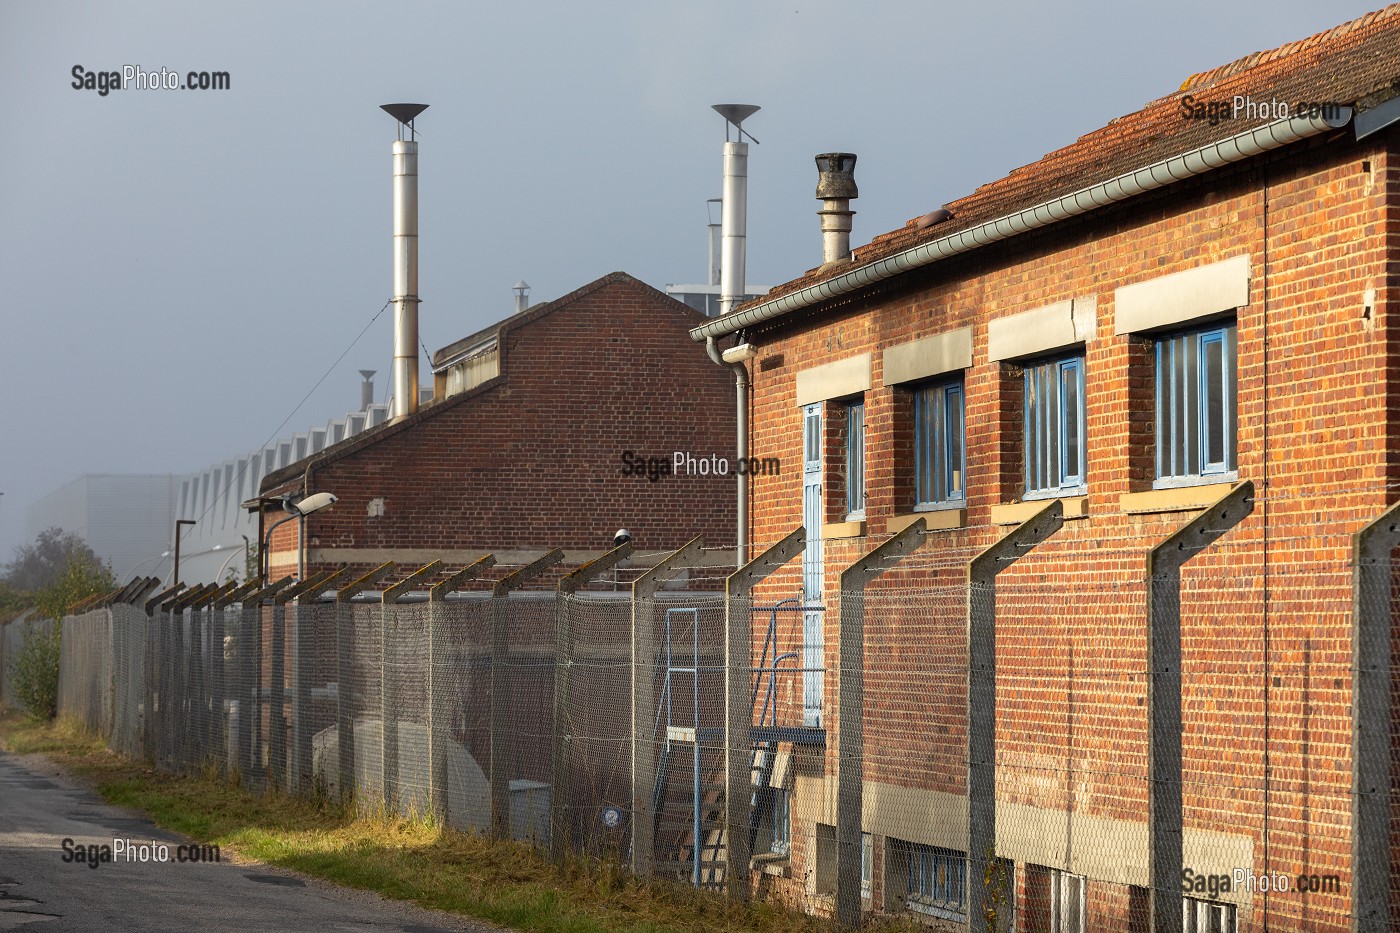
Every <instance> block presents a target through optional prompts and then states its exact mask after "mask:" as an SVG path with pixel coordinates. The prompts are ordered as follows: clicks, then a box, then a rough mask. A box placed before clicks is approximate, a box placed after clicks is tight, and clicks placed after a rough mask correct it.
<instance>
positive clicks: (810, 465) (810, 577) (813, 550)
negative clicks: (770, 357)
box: [802, 404, 826, 727]
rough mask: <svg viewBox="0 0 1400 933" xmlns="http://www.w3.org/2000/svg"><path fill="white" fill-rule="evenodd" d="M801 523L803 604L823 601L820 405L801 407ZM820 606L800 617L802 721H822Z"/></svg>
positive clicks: (805, 724) (815, 724)
mask: <svg viewBox="0 0 1400 933" xmlns="http://www.w3.org/2000/svg"><path fill="white" fill-rule="evenodd" d="M802 524H803V525H804V526H805V527H806V529H807V546H806V549H805V550H804V551H803V552H802V602H803V605H806V606H811V607H820V606H821V605H822V576H823V574H822V537H821V535H822V406H821V405H820V404H816V405H808V406H806V407H805V408H803V409H802ZM822 619H823V613H822V612H821V610H820V608H812V609H808V610H807V611H806V612H804V613H803V619H802V667H803V668H804V671H803V674H802V724H803V725H804V726H812V727H817V726H820V725H821V724H822V695H823V690H824V682H823V681H824V671H823V667H824V666H825V663H826V659H825V656H824V653H823V650H822V640H823V633H822Z"/></svg>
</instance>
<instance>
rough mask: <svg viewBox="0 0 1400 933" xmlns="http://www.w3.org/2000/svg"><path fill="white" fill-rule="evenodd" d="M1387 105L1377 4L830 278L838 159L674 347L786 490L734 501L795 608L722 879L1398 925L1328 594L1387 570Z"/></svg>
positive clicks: (1020, 905)
mask: <svg viewBox="0 0 1400 933" xmlns="http://www.w3.org/2000/svg"><path fill="white" fill-rule="evenodd" d="M1397 91H1400V7H1396V6H1392V7H1389V8H1387V9H1385V10H1383V11H1380V12H1378V13H1374V14H1370V15H1368V16H1365V17H1363V18H1361V19H1358V20H1356V21H1353V22H1350V23H1346V24H1343V25H1341V26H1338V27H1336V28H1334V29H1331V30H1329V31H1327V32H1324V33H1321V34H1319V35H1316V36H1313V37H1311V38H1308V39H1304V40H1301V41H1298V42H1293V43H1290V44H1288V45H1285V46H1282V47H1280V48H1277V49H1274V50H1271V51H1267V52H1261V53H1257V54H1255V55H1251V56H1249V57H1247V58H1244V59H1241V60H1239V61H1236V62H1232V63H1230V64H1226V65H1223V66H1221V67H1219V68H1216V69H1213V70H1211V71H1208V72H1204V73H1201V74H1196V75H1191V76H1189V77H1188V78H1187V79H1186V80H1185V82H1184V83H1183V84H1182V86H1181V87H1180V89H1179V90H1175V91H1173V92H1172V93H1170V94H1168V95H1167V96H1164V97H1162V98H1160V99H1158V100H1155V101H1152V102H1151V103H1149V104H1147V105H1146V106H1144V107H1143V108H1142V109H1140V110H1138V111H1136V112H1134V113H1130V114H1126V115H1124V116H1122V117H1120V118H1118V119H1116V120H1113V121H1111V122H1110V123H1109V124H1108V125H1107V126H1104V127H1102V128H1099V129H1096V130H1093V131H1092V132H1089V133H1087V134H1085V135H1084V136H1081V137H1080V138H1079V139H1078V140H1076V141H1074V142H1073V143H1071V144H1069V145H1068V146H1065V147H1064V148H1062V149H1058V150H1056V151H1054V152H1051V153H1049V154H1048V155H1046V156H1045V157H1044V158H1042V159H1040V160H1039V161H1037V162H1034V163H1032V164H1030V165H1027V166H1024V167H1022V168H1019V169H1016V170H1015V171H1013V172H1011V173H1010V174H1009V175H1007V176H1006V177H1004V178H1001V179H998V180H996V181H992V182H989V183H988V184H985V185H983V186H982V187H980V188H978V189H977V190H976V191H974V192H973V193H972V194H970V195H967V196H966V197H962V198H959V199H957V200H954V201H951V202H949V203H947V204H946V205H942V206H940V205H937V204H928V205H919V206H916V207H915V208H914V209H912V210H911V213H914V212H915V211H917V213H918V214H919V216H918V217H917V218H916V219H914V220H911V221H909V222H908V223H907V224H906V225H905V226H903V227H902V228H900V229H897V230H894V231H891V232H889V233H886V234H883V235H880V236H877V237H875V238H874V239H873V240H872V241H871V242H869V243H868V244H867V245H863V246H859V247H857V248H855V249H854V250H852V249H851V248H850V244H849V240H848V238H847V237H848V235H847V234H845V233H843V232H842V231H841V230H840V229H837V225H828V224H827V223H826V221H827V220H828V218H830V217H833V216H835V217H842V216H844V217H846V218H849V209H850V199H851V198H853V197H854V196H855V194H856V188H855V181H854V176H853V165H854V161H855V159H854V156H852V155H851V154H849V153H828V154H824V155H822V156H819V157H818V160H817V161H818V166H819V169H820V174H819V181H818V191H817V197H818V198H819V199H820V200H821V201H822V215H823V230H824V235H825V237H826V251H825V255H824V256H823V257H822V262H821V264H820V265H815V260H816V258H817V257H815V256H814V257H813V259H814V266H815V267H814V268H813V269H812V270H811V271H810V272H808V273H806V274H804V275H802V276H800V277H798V278H796V279H794V280H792V281H790V282H788V283H786V284H783V285H780V286H777V287H776V288H774V289H773V290H772V291H771V292H770V293H768V294H767V295H766V296H765V297H763V298H760V299H758V300H755V301H750V302H748V303H746V304H744V305H742V306H740V307H739V308H737V309H736V310H734V311H732V312H731V313H727V314H725V315H722V316H720V317H718V318H714V319H712V320H710V321H707V322H705V323H704V324H702V325H701V326H699V327H697V328H696V329H695V330H694V331H693V332H692V336H693V338H694V339H696V340H697V341H706V340H715V341H722V342H723V343H724V345H725V346H728V345H729V343H730V341H733V343H734V344H735V345H736V346H735V347H734V348H733V349H731V350H730V351H729V352H730V354H732V358H738V359H744V358H748V359H751V363H750V364H749V365H750V368H751V379H752V393H753V395H752V409H751V425H752V427H751V435H750V437H749V442H750V444H751V447H752V449H753V450H754V451H755V452H762V453H763V454H764V455H774V456H778V457H780V458H781V459H782V461H783V462H784V463H785V464H786V463H793V464H802V468H801V469H793V470H785V471H784V472H783V473H782V474H781V475H778V476H759V477H756V478H755V479H754V481H753V485H752V507H751V519H752V538H751V545H752V549H753V551H754V552H760V551H762V550H763V549H764V548H766V547H768V546H770V545H772V544H774V543H775V542H777V541H779V540H781V539H783V538H784V537H785V536H786V535H788V534H789V533H790V532H791V531H792V530H793V529H795V528H797V527H799V526H805V528H806V534H807V539H806V545H805V550H804V551H803V553H802V555H801V558H800V561H799V562H795V565H794V566H793V568H792V570H791V572H790V573H788V574H786V575H778V576H775V577H774V578H772V579H771V580H770V581H769V582H768V583H767V584H765V587H764V589H763V590H762V591H761V595H762V597H763V599H757V597H756V600H757V601H760V602H762V601H765V600H766V602H767V603H768V604H778V603H779V602H780V601H781V600H783V599H790V600H791V601H792V602H793V603H800V604H801V609H802V611H801V612H799V613H795V614H792V615H790V616H788V617H785V619H779V617H778V616H776V615H775V616H774V618H775V619H779V620H778V621H777V622H776V623H775V625H776V627H775V628H774V627H770V628H768V629H767V631H766V632H765V630H764V628H763V627H762V626H760V625H759V624H758V615H757V614H756V615H755V633H754V639H755V643H754V648H753V656H754V659H755V664H756V665H758V666H759V671H758V674H757V676H758V682H759V683H760V684H761V685H763V686H764V688H765V689H767V688H768V686H769V684H770V683H772V684H776V690H775V695H776V697H777V702H778V716H777V721H778V724H779V725H783V726H786V727H787V728H789V730H790V732H789V733H788V737H789V738H790V739H791V741H788V742H785V743H782V744H781V745H780V746H779V747H778V751H779V752H780V753H781V754H782V755H784V756H786V757H785V760H790V761H791V763H792V764H791V767H790V768H787V769H785V772H784V773H783V776H781V777H780V778H775V780H774V784H775V787H774V794H773V799H772V801H771V802H770V803H769V804H768V805H767V806H768V810H767V813H768V816H765V817H764V820H765V821H766V822H765V827H764V828H765V833H764V834H760V836H759V838H758V840H757V842H758V845H757V850H756V851H757V852H758V858H756V859H755V862H754V871H755V874H754V879H755V884H758V885H760V886H765V887H768V888H771V890H773V891H775V892H777V893H778V894H780V895H781V896H783V897H785V898H787V899H789V900H790V901H791V902H792V903H794V904H796V905H798V906H800V907H802V908H803V909H806V910H810V911H813V912H818V913H824V912H834V913H836V914H837V915H838V916H841V917H842V918H843V919H846V920H854V919H858V918H859V916H860V913H861V911H862V910H863V911H866V912H872V911H873V912H879V913H891V914H895V913H903V914H909V915H912V916H914V917H916V918H918V919H920V920H921V921H923V922H926V923H928V924H930V925H931V926H932V927H933V928H936V929H945V928H946V929H973V928H976V929H981V928H982V927H981V926H977V924H981V923H982V919H983V917H984V916H985V915H984V913H983V911H984V909H985V908H986V907H987V906H988V904H990V903H991V901H992V900H993V899H994V896H993V889H994V888H998V889H1000V893H1001V894H1003V895H1005V900H1004V902H1003V903H1002V904H1001V905H1000V912H999V918H1000V923H1001V924H1002V926H1003V927H1007V926H1009V925H1010V924H1011V922H1012V918H1013V917H1014V927H1015V929H1016V930H1018V931H1020V930H1035V931H1047V933H1082V931H1085V930H1125V931H1137V930H1142V931H1146V930H1154V931H1163V930H1172V931H1175V930H1187V931H1197V930H1201V931H1204V930H1214V931H1231V933H1235V931H1239V933H1243V931H1246V930H1248V931H1261V930H1273V931H1281V930H1290V931H1303V930H1307V931H1323V930H1326V931H1332V930H1336V931H1342V930H1348V931H1350V930H1375V931H1380V930H1388V929H1394V925H1395V924H1396V923H1397V921H1400V910H1398V909H1397V908H1398V907H1400V889H1397V883H1396V881H1395V880H1394V879H1395V875H1394V873H1393V872H1392V866H1393V858H1394V851H1395V848H1394V845H1395V844H1394V841H1393V840H1394V839H1395V834H1394V830H1395V827H1396V826H1397V825H1400V824H1397V822H1396V808H1395V791H1394V787H1395V783H1394V774H1395V772H1393V771H1392V770H1391V768H1392V767H1393V766H1392V765H1391V762H1392V761H1393V759H1394V756H1395V754H1396V752H1397V745H1396V739H1395V732H1394V729H1393V725H1392V723H1393V718H1392V713H1391V709H1390V705H1389V704H1390V697H1391V691H1392V685H1393V679H1392V678H1393V665H1392V663H1391V662H1390V660H1389V640H1390V639H1389V631H1390V629H1389V622H1388V620H1389V618H1390V615H1389V606H1388V605H1387V603H1386V600H1385V599H1384V598H1379V599H1368V598H1365V597H1364V596H1363V595H1361V594H1362V593H1363V591H1364V590H1365V587H1366V586H1370V585H1373V584H1366V583H1364V582H1361V581H1364V580H1366V579H1370V578H1369V577H1367V576H1366V575H1367V574H1368V573H1373V572H1381V573H1384V574H1386V575H1387V576H1386V577H1385V580H1388V579H1389V576H1388V574H1389V550H1388V548H1389V546H1392V545H1393V544H1394V543H1395V540H1394V539H1393V538H1386V537H1384V536H1382V537H1376V535H1377V534H1381V533H1382V532H1385V531H1386V529H1388V528H1391V527H1393V526H1394V522H1393V520H1391V521H1389V524H1386V523H1385V522H1382V523H1381V525H1379V526H1378V525H1376V524H1374V523H1375V522H1376V521H1377V519H1379V518H1381V517H1382V516H1383V515H1386V514H1387V510H1388V509H1390V508H1391V507H1392V506H1394V505H1395V503H1396V494H1395V487H1396V481H1397V472H1396V471H1397V464H1400V406H1397V397H1398V396H1397V391H1398V390H1400V384H1397V373H1400V343H1398V342H1397V339H1398V338H1397V335H1400V327H1397V325H1396V324H1395V323H1393V322H1391V320H1390V314H1391V313H1392V312H1393V311H1395V310H1396V307H1397V305H1396V301H1395V292H1394V288H1395V285H1396V278H1395V270H1396V268H1397V263H1400V239H1398V238H1397V233H1400V226H1398V225H1397V211H1400V129H1397V121H1398V120H1400V97H1397ZM1237 102H1243V106H1237ZM1261 102H1268V103H1269V105H1270V106H1269V109H1267V110H1265V108H1263V107H1262V106H1259V104H1260V103H1261ZM1251 103H1253V104H1255V105H1256V106H1254V107H1253V109H1250V106H1249V105H1250V104H1251ZM1280 104H1282V105H1283V107H1284V110H1283V111H1282V112H1281V111H1280V110H1279V105H1280ZM1198 105H1200V106H1198ZM1222 114H1228V115H1227V116H1224V117H1223V118H1222V116H1221V115H1222ZM1212 115H1213V116H1212ZM913 187H915V188H917V189H918V190H926V189H927V188H928V179H922V178H921V179H917V180H916V184H915V185H914V186H913ZM726 358H731V357H730V356H727V357H726ZM1183 529H1186V530H1187V531H1189V535H1190V537H1189V539H1187V538H1183V537H1180V535H1181V534H1183V533H1184V532H1183ZM999 542H1003V543H1004V544H1005V546H1004V547H1003V548H1001V549H1000V550H997V549H995V548H994V545H997V544H998V543H999ZM1367 542H1370V543H1367ZM1376 542H1379V543H1376ZM1207 545H1209V546H1207ZM1368 547H1369V548H1373V549H1375V548H1379V550H1378V551H1375V553H1377V554H1379V555H1380V557H1378V558H1375V559H1374V560H1373V559H1371V558H1366V554H1367V553H1369V552H1367V551H1366V550H1365V549H1366V548H1368ZM989 549H990V550H989ZM1168 551H1170V553H1168ZM1178 552H1179V553H1178ZM979 555H990V556H988V557H987V558H985V560H993V561H996V562H999V563H997V564H996V566H995V568H994V570H988V569H987V567H988V564H987V563H985V560H984V561H983V562H982V563H979V562H978V561H979V559H980V558H979ZM1187 557H1189V558H1190V559H1189V561H1186V562H1185V563H1177V564H1175V565H1174V566H1178V567H1179V568H1180V569H1179V570H1177V571H1174V572H1175V573H1176V574H1178V576H1177V577H1173V576H1172V573H1171V572H1168V571H1165V570H1161V569H1160V568H1162V567H1165V566H1167V562H1169V561H1170V560H1176V561H1178V562H1179V561H1185V560H1186V558H1187ZM1363 558H1365V559H1363ZM1367 561H1370V562H1369V563H1368V562H1367ZM1377 561H1379V563H1377ZM877 565H878V569H879V570H880V571H882V573H880V574H877V573H876V571H875V570H871V568H872V567H876V566H877ZM1375 567H1379V568H1380V569H1379V570H1378V571H1376V570H1373V569H1368V568H1375ZM1153 568H1158V569H1155V570H1154V569H1153ZM994 571H995V572H994ZM979 575H980V576H979ZM867 578H868V579H869V580H870V582H869V584H868V588H867V587H866V583H865V580H866V579H867ZM843 579H844V580H845V581H846V583H845V585H844V586H843V582H842V581H843ZM852 580H857V582H856V583H852V582H851V581H852ZM992 580H995V583H994V584H993V583H992V582H991V581H992ZM1385 580H1383V581H1382V582H1381V584H1379V586H1380V590H1379V592H1382V593H1384V592H1386V585H1387V584H1386V583H1385ZM1164 594H1166V595H1164ZM992 604H994V606H995V609H994V615H989V610H988V606H989V605H992ZM1171 620H1175V624H1177V625H1179V628H1178V629H1176V630H1173V629H1172V628H1171ZM853 621H854V622H855V623H858V624H859V625H861V626H863V628H858V629H856V631H857V632H862V631H863V634H862V635H859V636H857V637H856V639H855V640H854V641H852V640H850V639H849V638H847V639H843V634H844V633H846V631H847V626H849V625H850V624H851V623H852V622H853ZM775 639H776V642H777V643H776V644H773V642H774V640H775ZM776 653H782V654H781V656H782V657H794V658H796V660H795V661H791V662H786V668H785V669H784V670H779V669H778V664H777V662H775V661H772V660H771V659H772V658H773V656H774V654H776ZM760 658H761V659H762V660H761V664H760ZM766 665H771V666H766ZM848 680H851V681H852V684H851V685H848V684H847V681H848ZM854 684H863V692H862V690H861V689H859V688H858V687H855V686H853V685H854ZM847 686H851V687H852V689H851V690H850V691H849V692H847V693H843V689H844V688H846V687H847ZM843 737H844V738H845V742H850V743H852V744H845V742H843ZM852 762H853V764H852ZM780 771H782V769H780ZM843 772H844V774H843ZM993 853H994V854H995V857H996V859H997V860H998V861H997V862H996V863H990V862H989V856H990V855H991V854H993ZM857 865H858V866H859V871H858V872H857V870H856V869H855V868H854V867H852V866H857ZM760 869H761V870H760ZM997 871H1004V872H1005V880H1004V882H1003V881H996V880H995V875H996V873H997ZM1222 878H1223V879H1225V880H1224V881H1221V880H1220V879H1222ZM1196 879H1199V880H1200V882H1201V883H1200V884H1199V885H1196V884H1195V880H1196ZM1207 879H1209V880H1208V881H1207ZM1261 879H1263V880H1264V881H1263V883H1262V884H1261ZM1188 882H1190V883H1188ZM1270 882H1272V884H1270Z"/></svg>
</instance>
